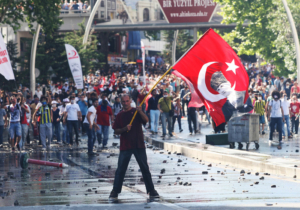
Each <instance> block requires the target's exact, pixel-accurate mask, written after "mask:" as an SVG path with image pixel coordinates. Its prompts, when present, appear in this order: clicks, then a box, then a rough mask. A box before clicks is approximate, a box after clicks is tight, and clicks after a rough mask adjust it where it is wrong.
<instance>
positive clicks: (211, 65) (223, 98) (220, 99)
mask: <svg viewBox="0 0 300 210" xmlns="http://www.w3.org/2000/svg"><path fill="white" fill-rule="evenodd" d="M173 69H174V70H177V71H178V72H179V73H180V74H182V75H183V76H184V77H186V78H187V79H188V80H189V81H190V82H191V83H192V84H193V86H194V89H195V91H196V92H197V94H198V95H199V97H200V99H201V100H202V101H203V102H204V105H205V107H206V108H207V110H208V111H209V113H210V115H211V117H212V118H213V120H214V122H215V123H216V125H217V126H218V125H220V124H222V123H224V122H227V121H228V120H229V119H230V118H231V116H232V114H233V112H234V111H235V110H237V111H239V112H249V111H251V110H252V108H253V107H252V104H251V100H250V99H249V95H248V86H249V78H248V74H247V72H246V70H245V68H244V66H243V65H242V63H241V61H240V59H239V57H238V56H237V55H236V53H235V52H234V50H233V49H232V48H231V47H230V46H229V45H228V44H227V43H226V42H225V41H224V40H223V39H222V38H221V37H220V36H219V35H218V34H217V33H216V32H215V31H214V30H213V29H209V30H208V31H207V32H206V33H205V34H204V35H203V36H202V37H201V38H200V39H199V40H198V41H197V42H196V43H195V44H194V45H193V46H192V47H191V48H190V49H189V50H188V51H187V52H186V53H185V54H184V55H183V56H182V57H181V58H180V59H179V60H178V61H177V62H176V63H175V65H174V66H173Z"/></svg>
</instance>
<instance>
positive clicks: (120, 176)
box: [113, 149, 154, 193]
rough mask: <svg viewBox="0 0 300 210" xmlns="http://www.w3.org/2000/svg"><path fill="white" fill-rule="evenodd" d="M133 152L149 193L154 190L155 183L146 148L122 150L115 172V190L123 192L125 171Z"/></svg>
mask: <svg viewBox="0 0 300 210" xmlns="http://www.w3.org/2000/svg"><path fill="white" fill-rule="evenodd" d="M132 154H133V155H134V157H135V159H136V161H137V162H138V164H139V167H140V169H141V172H142V175H143V179H144V183H145V185H146V190H147V193H149V192H151V191H153V190H154V185H153V182H152V177H151V173H150V170H149V166H148V163H147V155H146V150H145V149H130V150H122V151H120V154H119V160H118V168H117V170H116V174H115V180H114V188H113V191H115V192H116V193H120V192H121V190H122V185H123V181H124V177H125V173H126V170H127V167H128V164H129V161H130V158H131V155H132Z"/></svg>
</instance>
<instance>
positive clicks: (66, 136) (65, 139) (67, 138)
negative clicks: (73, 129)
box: [62, 124, 70, 144]
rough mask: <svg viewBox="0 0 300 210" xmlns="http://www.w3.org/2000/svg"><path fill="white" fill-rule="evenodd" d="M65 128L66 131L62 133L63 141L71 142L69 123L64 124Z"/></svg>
mask: <svg viewBox="0 0 300 210" xmlns="http://www.w3.org/2000/svg"><path fill="white" fill-rule="evenodd" d="M62 126H63V128H64V131H63V134H62V140H63V142H65V143H67V144H69V143H70V142H69V141H70V138H69V131H68V126H67V124H62Z"/></svg>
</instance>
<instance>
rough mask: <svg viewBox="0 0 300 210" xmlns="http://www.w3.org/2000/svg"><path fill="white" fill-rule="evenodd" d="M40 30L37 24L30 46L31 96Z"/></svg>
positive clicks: (33, 89) (33, 88) (33, 87)
mask: <svg viewBox="0 0 300 210" xmlns="http://www.w3.org/2000/svg"><path fill="white" fill-rule="evenodd" d="M40 30H41V25H40V24H37V26H36V30H35V34H34V36H33V41H32V45H31V56H30V90H31V92H32V94H33V95H34V91H35V58H36V49H37V43H38V40H39V35H40ZM33 95H32V96H33Z"/></svg>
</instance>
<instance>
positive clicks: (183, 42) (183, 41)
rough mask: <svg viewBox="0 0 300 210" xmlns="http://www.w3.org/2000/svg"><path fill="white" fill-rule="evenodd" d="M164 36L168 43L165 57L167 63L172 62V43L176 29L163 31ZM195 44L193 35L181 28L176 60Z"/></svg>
mask: <svg viewBox="0 0 300 210" xmlns="http://www.w3.org/2000/svg"><path fill="white" fill-rule="evenodd" d="M163 37H164V39H165V40H166V42H167V44H166V46H165V48H166V49H167V50H164V51H163V57H164V60H165V62H166V63H170V64H172V44H173V39H174V31H173V30H168V31H163ZM192 45H193V37H192V36H191V35H190V33H189V31H188V30H179V31H178V37H177V44H176V60H178V59H179V58H180V57H181V56H182V55H183V54H184V53H185V52H186V51H187V50H188V49H189V48H190V47H191V46H192Z"/></svg>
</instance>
